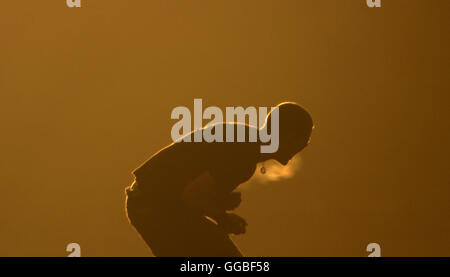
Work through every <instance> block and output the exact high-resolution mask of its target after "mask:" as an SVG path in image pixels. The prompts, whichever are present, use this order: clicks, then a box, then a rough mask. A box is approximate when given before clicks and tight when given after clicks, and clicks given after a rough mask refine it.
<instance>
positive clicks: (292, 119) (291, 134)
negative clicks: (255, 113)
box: [266, 102, 314, 142]
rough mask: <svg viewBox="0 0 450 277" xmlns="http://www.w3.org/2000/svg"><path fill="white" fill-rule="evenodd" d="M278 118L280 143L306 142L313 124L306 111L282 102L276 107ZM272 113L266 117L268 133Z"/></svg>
mask: <svg viewBox="0 0 450 277" xmlns="http://www.w3.org/2000/svg"><path fill="white" fill-rule="evenodd" d="M277 108H278V118H279V131H280V140H281V141H286V140H289V141H295V140H298V141H299V142H301V141H303V140H305V139H306V140H308V139H309V137H310V136H311V131H312V129H313V127H314V123H313V120H312V117H311V115H310V114H309V112H308V111H307V110H305V109H304V108H303V107H301V106H300V105H298V104H297V103H294V102H283V103H280V104H278V105H277ZM271 115H272V112H271V113H269V114H268V115H267V121H266V124H267V127H268V128H269V131H270V126H271V124H270V119H271Z"/></svg>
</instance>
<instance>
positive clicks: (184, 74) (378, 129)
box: [0, 0, 450, 256]
mask: <svg viewBox="0 0 450 277" xmlns="http://www.w3.org/2000/svg"><path fill="white" fill-rule="evenodd" d="M82 3H83V7H82V8H79V9H76V8H73V9H69V8H67V7H66V4H65V0H51V1H25V0H15V1H4V3H2V8H1V9H0V34H1V35H2V36H1V43H0V99H1V100H0V126H1V127H0V128H1V133H0V134H1V135H0V153H1V158H0V182H1V190H2V193H1V195H0V208H1V212H0V222H1V223H2V224H0V245H1V246H0V255H6V256H43V255H45V256H65V255H67V253H66V252H65V248H66V245H67V244H68V243H70V242H77V243H79V244H80V245H81V252H82V255H83V256H148V255H151V252H150V251H149V250H147V248H146V246H145V244H144V242H143V241H141V240H140V238H139V237H138V234H137V233H136V232H135V231H134V230H133V229H132V227H131V226H130V225H129V224H128V222H127V219H126V216H125V212H124V188H125V187H126V186H127V185H129V184H130V183H131V182H132V180H133V176H132V175H131V171H132V170H133V169H134V168H135V167H137V166H138V165H139V164H140V163H142V162H143V161H144V160H146V159H147V158H148V157H149V155H151V154H153V153H154V152H155V151H157V150H159V149H160V148H161V147H163V146H165V145H167V144H168V143H170V142H171V138H170V130H171V127H172V125H173V124H174V122H175V121H174V120H171V119H170V112H171V110H172V109H173V108H174V107H176V106H181V105H183V106H188V107H191V108H192V105H193V99H194V98H202V99H203V102H204V105H205V106H211V105H216V106H219V107H222V108H223V107H225V106H238V105H240V106H244V107H246V106H273V105H276V104H277V103H279V102H281V101H285V100H290V101H296V102H299V103H301V104H302V105H303V106H305V107H307V108H308V110H309V111H310V112H311V114H312V116H313V119H314V121H315V124H316V129H315V130H314V133H313V137H312V141H311V144H310V146H309V147H308V148H307V149H306V150H305V151H304V153H303V154H302V157H301V159H302V167H301V170H300V172H298V174H297V175H296V176H295V177H294V178H292V179H288V180H281V181H279V182H277V183H273V184H270V185H264V186H252V187H251V188H249V189H248V190H245V191H244V195H243V203H242V206H241V207H240V208H239V210H238V213H240V214H241V215H242V216H244V217H245V218H246V219H247V221H248V223H249V226H248V233H247V234H246V235H244V236H238V237H234V240H235V242H236V243H237V245H238V246H239V247H240V249H241V250H242V252H243V253H244V254H245V255H248V256H349V255H350V256H366V255H367V253H366V252H365V248H366V245H367V244H368V243H371V242H377V243H379V244H380V245H381V249H382V250H381V251H382V255H385V256H397V255H402V256H409V255H420V256H428V255H447V256H448V255H450V236H449V234H450V222H449V220H448V219H449V217H450V201H449V195H450V187H449V185H450V182H449V181H450V178H449V177H450V176H449V174H450V173H449V172H450V170H449V161H448V157H449V154H450V146H449V144H448V143H449V139H450V131H449V130H450V128H449V127H450V126H449V115H450V111H449V108H448V107H449V106H448V105H449V104H448V103H449V100H450V99H449V98H450V96H449V95H450V94H449V92H450V86H449V76H450V68H449V65H450V57H449V49H450V41H449V33H450V24H449V23H450V22H449V21H450V19H449V14H450V13H449V12H450V2H449V1H447V0H440V1H439V0H434V1H423V0H396V1H387V0H384V1H382V5H383V6H382V8H379V9H369V8H367V6H366V4H365V1H363V0H359V1H355V0H340V1H336V0H320V1H306V0H283V1H273V0H272V1H268V0H264V1H263V0H258V1H257V0H252V1H248V0H244V1H242V0H239V1H238V0H218V1H208V0H201V1H200V0H194V1H192V0H189V1H188V0H176V1H175V0H159V1H153V0H135V1H118V0H108V1H106V0H95V1H94V0H84V1H83V0H82Z"/></svg>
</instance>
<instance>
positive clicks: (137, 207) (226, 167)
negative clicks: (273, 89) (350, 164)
mask: <svg viewBox="0 0 450 277" xmlns="http://www.w3.org/2000/svg"><path fill="white" fill-rule="evenodd" d="M277 107H278V108H279V137H280V141H279V148H278V151H277V152H275V153H271V154H269V153H267V154H266V153H260V145H261V143H260V142H248V134H249V131H250V128H255V127H252V126H248V125H245V128H246V135H247V139H246V141H247V142H212V143H207V142H179V143H172V144H170V145H168V146H167V147H165V148H163V149H161V150H160V151H158V152H157V153H156V154H154V155H153V156H152V157H151V158H150V159H149V160H147V161H146V162H145V163H144V164H143V165H141V166H140V167H139V168H137V169H136V170H135V171H134V172H133V173H134V175H135V176H136V180H135V182H134V183H133V184H132V185H131V186H129V187H127V188H126V194H127V199H126V211H127V215H128V218H129V221H130V223H131V224H132V225H133V226H134V227H135V228H136V230H137V231H138V232H139V233H140V235H141V237H142V238H143V239H144V240H145V242H146V243H147V245H148V246H149V247H150V248H151V250H152V251H153V254H154V255H155V256H166V257H167V256H178V257H186V256H187V257H193V256H204V257H206V256H210V257H213V256H223V257H239V256H242V254H241V252H240V251H239V249H238V248H237V247H236V246H235V245H234V243H233V242H232V241H231V239H230V237H229V234H243V233H245V228H246V226H247V223H246V222H245V220H244V219H243V218H241V217H240V216H238V215H236V214H234V213H230V211H231V210H233V209H235V208H236V207H238V206H239V204H240V202H241V194H240V193H238V192H233V191H234V190H235V189H236V188H237V187H238V186H239V185H240V184H241V183H243V182H245V181H247V180H248V179H249V178H250V177H251V176H252V175H253V173H254V171H255V169H256V164H257V163H258V162H262V161H265V160H269V159H275V160H277V161H278V162H280V163H281V164H283V165H286V164H287V163H288V162H289V160H290V159H291V158H292V157H293V156H294V155H295V154H296V153H298V152H300V151H301V150H302V149H304V148H305V147H306V146H307V145H308V143H309V140H310V136H311V132H312V129H313V121H312V118H311V116H310V115H309V113H308V112H307V111H306V110H305V109H303V108H302V107H300V106H299V105H297V104H296V103H291V102H285V103H281V104H279V105H278V106H277ZM270 120H271V115H270V114H269V115H268V116H267V118H266V124H265V125H264V127H263V128H268V132H269V133H270ZM222 124H232V123H222ZM233 125H234V128H235V134H236V131H237V130H236V127H237V126H238V124H233ZM221 127H224V128H223V129H224V134H225V132H226V128H225V126H221ZM209 128H212V127H209ZM189 135H191V136H193V135H194V133H193V132H192V133H190V134H189ZM192 138H193V137H192ZM192 141H193V140H192Z"/></svg>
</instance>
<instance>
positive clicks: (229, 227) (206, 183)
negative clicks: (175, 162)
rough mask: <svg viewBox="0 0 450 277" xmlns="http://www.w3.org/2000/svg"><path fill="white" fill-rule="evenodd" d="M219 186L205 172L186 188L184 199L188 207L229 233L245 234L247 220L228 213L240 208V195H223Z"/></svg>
mask: <svg viewBox="0 0 450 277" xmlns="http://www.w3.org/2000/svg"><path fill="white" fill-rule="evenodd" d="M217 185H218V184H217V183H216V182H215V180H214V178H213V177H212V176H211V174H210V173H209V172H208V171H205V172H204V173H203V174H201V175H200V176H198V177H197V178H196V179H195V180H193V181H192V182H191V183H189V184H188V185H187V186H186V187H185V189H184V191H183V195H182V199H183V201H184V202H185V203H186V204H187V205H188V206H190V207H192V208H194V209H197V210H199V211H200V212H201V213H202V214H204V215H205V216H208V217H210V218H212V219H213V220H215V221H216V222H217V223H218V224H219V225H220V226H222V227H224V229H226V231H227V232H229V233H235V234H239V233H244V232H245V226H246V225H247V223H246V222H245V220H244V219H242V218H241V217H239V216H238V215H235V214H231V213H227V212H226V211H227V210H232V209H234V208H236V207H237V206H239V204H240V202H241V196H240V193H230V194H229V195H221V194H220V193H219V192H218V191H219V190H218V188H217Z"/></svg>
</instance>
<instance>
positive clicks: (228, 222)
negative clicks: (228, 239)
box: [218, 213, 248, 235]
mask: <svg viewBox="0 0 450 277" xmlns="http://www.w3.org/2000/svg"><path fill="white" fill-rule="evenodd" d="M218 224H219V227H221V228H222V229H223V230H225V232H226V233H227V234H235V235H239V234H244V233H245V231H246V227H247V225H248V224H247V222H246V221H245V219H243V218H242V217H240V216H238V215H237V214H229V213H227V214H225V216H223V217H222V218H221V219H220V221H219V222H218Z"/></svg>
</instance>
